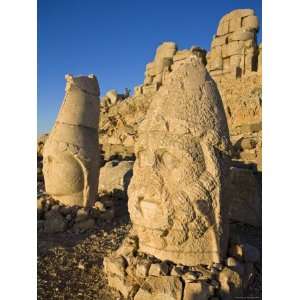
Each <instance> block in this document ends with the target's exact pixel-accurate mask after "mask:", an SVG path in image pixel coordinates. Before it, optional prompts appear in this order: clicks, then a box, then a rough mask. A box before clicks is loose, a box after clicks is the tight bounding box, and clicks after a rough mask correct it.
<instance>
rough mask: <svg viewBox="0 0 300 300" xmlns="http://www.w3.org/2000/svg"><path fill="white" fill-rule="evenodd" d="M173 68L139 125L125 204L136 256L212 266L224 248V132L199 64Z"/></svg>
mask: <svg viewBox="0 0 300 300" xmlns="http://www.w3.org/2000/svg"><path fill="white" fill-rule="evenodd" d="M172 67H173V68H172V69H173V70H172V72H170V73H169V75H168V77H167V78H166V79H165V80H166V81H165V83H164V85H163V86H162V87H161V88H160V90H159V91H158V92H157V93H156V94H155V95H154V97H153V100H152V102H151V104H150V107H149V110H148V112H147V114H146V117H145V119H144V121H143V122H142V124H141V125H140V127H139V138H138V141H137V143H136V145H135V154H136V162H135V164H134V169H133V178H132V179H131V182H130V185H129V189H128V196H129V203H128V207H129V212H130V217H131V220H132V223H133V231H135V233H136V234H137V235H138V238H139V250H140V251H142V252H145V253H148V254H151V255H154V256H156V257H158V258H159V259H161V260H170V261H173V262H175V263H181V264H183V265H188V266H192V265H197V264H210V263H212V262H219V261H220V260H221V259H222V257H223V255H224V254H225V253H224V252H225V251H226V248H227V239H228V233H227V225H228V224H227V220H226V215H227V203H226V201H225V199H224V191H225V181H226V174H227V159H226V157H227V156H226V153H227V151H228V149H229V134H228V127H227V123H226V118H225V114H224V109H223V106H222V101H221V98H220V96H219V93H218V90H217V88H216V85H215V83H214V82H213V80H212V79H211V78H210V76H209V74H208V72H207V71H206V69H205V66H204V65H203V63H202V61H201V59H200V58H199V57H197V56H195V55H191V56H190V57H188V58H187V59H185V60H182V61H179V62H177V63H175V64H174V65H173V66H172Z"/></svg>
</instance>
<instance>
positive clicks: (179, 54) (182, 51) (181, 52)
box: [173, 50, 192, 62]
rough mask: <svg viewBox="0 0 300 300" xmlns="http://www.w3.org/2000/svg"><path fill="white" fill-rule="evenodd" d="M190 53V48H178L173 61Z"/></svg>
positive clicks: (186, 56)
mask: <svg viewBox="0 0 300 300" xmlns="http://www.w3.org/2000/svg"><path fill="white" fill-rule="evenodd" d="M191 55H192V52H191V51H190V50H179V51H177V52H176V54H175V55H174V57H173V62H176V61H179V60H183V59H186V58H188V57H189V56H191Z"/></svg>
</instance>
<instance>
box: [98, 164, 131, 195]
mask: <svg viewBox="0 0 300 300" xmlns="http://www.w3.org/2000/svg"><path fill="white" fill-rule="evenodd" d="M133 164H134V162H133V161H117V160H113V161H109V162H107V163H106V164H105V165H104V166H103V167H102V168H101V169H100V175H99V188H98V192H99V193H100V194H105V193H112V192H114V191H118V195H121V196H122V198H124V199H126V198H127V188H128V185H129V182H130V179H131V177H132V169H133Z"/></svg>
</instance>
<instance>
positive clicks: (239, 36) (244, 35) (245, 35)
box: [228, 29, 255, 42]
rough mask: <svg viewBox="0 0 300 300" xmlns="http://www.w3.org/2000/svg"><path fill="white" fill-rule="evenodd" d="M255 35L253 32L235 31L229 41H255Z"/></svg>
mask: <svg viewBox="0 0 300 300" xmlns="http://www.w3.org/2000/svg"><path fill="white" fill-rule="evenodd" d="M254 38H255V33H254V32H253V31H248V30H245V29H242V30H238V31H235V32H234V33H232V34H231V35H230V36H229V37H228V41H229V42H231V41H246V40H254Z"/></svg>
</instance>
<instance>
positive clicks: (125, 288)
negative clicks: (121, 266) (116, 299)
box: [107, 274, 139, 299]
mask: <svg viewBox="0 0 300 300" xmlns="http://www.w3.org/2000/svg"><path fill="white" fill-rule="evenodd" d="M107 279H108V285H109V286H110V287H112V288H114V289H116V290H117V291H119V292H120V293H121V294H122V295H123V296H124V297H125V299H128V298H129V297H130V296H133V295H134V294H135V293H136V291H137V290H138V288H139V286H138V285H137V284H134V283H131V282H130V281H129V280H127V279H125V277H122V276H121V277H120V276H118V275H113V274H108V276H107Z"/></svg>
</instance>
